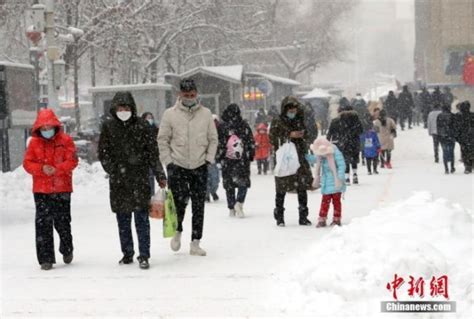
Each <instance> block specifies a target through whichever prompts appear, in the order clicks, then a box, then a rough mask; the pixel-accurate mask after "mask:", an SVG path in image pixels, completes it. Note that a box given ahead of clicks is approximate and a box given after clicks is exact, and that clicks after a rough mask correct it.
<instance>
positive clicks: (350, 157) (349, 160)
mask: <svg viewBox="0 0 474 319" xmlns="http://www.w3.org/2000/svg"><path fill="white" fill-rule="evenodd" d="M343 155H344V161H345V162H346V174H349V173H350V171H351V168H352V171H354V170H355V169H357V164H358V163H359V153H357V155H355V156H354V154H343Z"/></svg>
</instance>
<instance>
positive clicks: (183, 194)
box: [167, 164, 207, 240]
mask: <svg viewBox="0 0 474 319" xmlns="http://www.w3.org/2000/svg"><path fill="white" fill-rule="evenodd" d="M167 171H168V185H169V188H170V190H171V191H172V192H173V197H174V203H175V206H176V213H177V215H178V228H177V231H179V232H182V231H183V220H184V215H185V212H186V206H187V205H188V201H189V198H191V202H192V213H193V218H192V234H191V240H195V239H196V240H200V239H201V238H202V231H203V227H204V202H205V199H206V191H207V188H206V184H207V165H202V166H201V167H198V168H196V169H185V168H182V167H179V166H177V165H174V164H171V165H168V167H167Z"/></svg>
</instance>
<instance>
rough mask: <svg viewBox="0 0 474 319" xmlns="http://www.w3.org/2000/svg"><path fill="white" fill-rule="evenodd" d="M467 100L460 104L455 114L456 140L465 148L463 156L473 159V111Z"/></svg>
mask: <svg viewBox="0 0 474 319" xmlns="http://www.w3.org/2000/svg"><path fill="white" fill-rule="evenodd" d="M470 108H471V104H470V103H469V102H468V101H465V102H462V103H461V105H460V111H461V112H460V113H458V114H456V115H455V130H456V140H457V141H458V143H459V144H461V147H462V148H463V149H464V150H465V153H466V154H465V156H467V157H468V158H470V159H474V113H472V112H471V111H470Z"/></svg>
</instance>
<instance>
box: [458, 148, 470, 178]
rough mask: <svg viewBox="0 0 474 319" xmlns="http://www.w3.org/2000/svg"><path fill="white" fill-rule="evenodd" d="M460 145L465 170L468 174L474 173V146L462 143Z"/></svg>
mask: <svg viewBox="0 0 474 319" xmlns="http://www.w3.org/2000/svg"><path fill="white" fill-rule="evenodd" d="M459 145H460V146H461V158H462V161H463V163H464V168H465V170H466V171H467V172H472V165H473V158H472V146H471V145H468V144H467V143H460V144H459Z"/></svg>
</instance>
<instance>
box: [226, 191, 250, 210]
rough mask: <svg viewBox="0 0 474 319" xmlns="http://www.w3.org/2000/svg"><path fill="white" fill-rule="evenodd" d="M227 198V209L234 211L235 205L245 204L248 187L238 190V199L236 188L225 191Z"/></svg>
mask: <svg viewBox="0 0 474 319" xmlns="http://www.w3.org/2000/svg"><path fill="white" fill-rule="evenodd" d="M225 193H226V196H227V207H228V208H229V209H234V206H235V203H236V202H239V203H242V204H243V203H244V202H245V197H246V196H247V187H244V186H240V187H239V188H237V199H236V198H235V188H230V189H226V190H225Z"/></svg>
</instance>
